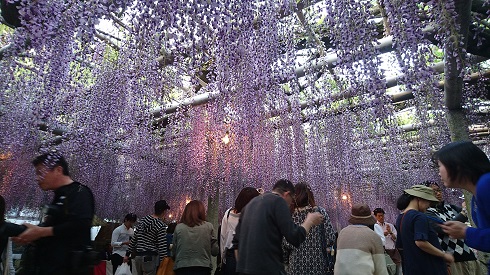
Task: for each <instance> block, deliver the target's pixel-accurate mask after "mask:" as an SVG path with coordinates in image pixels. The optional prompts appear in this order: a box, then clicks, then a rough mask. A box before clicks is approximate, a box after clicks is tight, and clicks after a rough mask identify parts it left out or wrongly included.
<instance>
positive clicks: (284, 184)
mask: <svg viewBox="0 0 490 275" xmlns="http://www.w3.org/2000/svg"><path fill="white" fill-rule="evenodd" d="M272 190H273V191H275V192H278V193H280V194H283V193H284V192H291V194H294V185H293V183H292V182H290V181H289V180H287V179H280V180H278V181H276V183H275V184H274V187H272Z"/></svg>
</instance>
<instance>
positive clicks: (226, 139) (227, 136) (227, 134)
mask: <svg viewBox="0 0 490 275" xmlns="http://www.w3.org/2000/svg"><path fill="white" fill-rule="evenodd" d="M221 140H222V141H223V143H224V144H228V143H230V134H229V133H228V131H226V134H225V136H224V137H223V138H221Z"/></svg>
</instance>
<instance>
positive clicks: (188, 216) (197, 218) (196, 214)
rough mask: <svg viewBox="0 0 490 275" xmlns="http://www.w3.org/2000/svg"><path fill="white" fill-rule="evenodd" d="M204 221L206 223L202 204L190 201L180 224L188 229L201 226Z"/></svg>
mask: <svg viewBox="0 0 490 275" xmlns="http://www.w3.org/2000/svg"><path fill="white" fill-rule="evenodd" d="M205 221H206V209H204V204H203V203H202V202H201V201H198V200H193V201H190V202H189V203H188V204H187V205H186V206H185V208H184V213H182V218H181V219H180V222H181V223H183V224H185V225H187V226H189V227H194V226H196V225H201V224H203V223H204V222H205Z"/></svg>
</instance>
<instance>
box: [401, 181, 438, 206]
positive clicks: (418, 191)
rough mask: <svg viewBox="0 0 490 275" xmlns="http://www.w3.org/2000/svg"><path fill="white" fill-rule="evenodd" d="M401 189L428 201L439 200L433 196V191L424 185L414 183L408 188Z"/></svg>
mask: <svg viewBox="0 0 490 275" xmlns="http://www.w3.org/2000/svg"><path fill="white" fill-rule="evenodd" d="M403 191H405V193H407V194H409V195H412V196H414V197H417V198H421V199H424V200H428V201H435V202H439V200H438V199H437V198H436V197H435V196H434V191H433V190H432V188H430V187H427V186H424V185H414V186H412V187H410V188H409V189H405V190H403Z"/></svg>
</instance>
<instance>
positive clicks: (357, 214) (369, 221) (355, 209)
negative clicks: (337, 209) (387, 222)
mask: <svg viewBox="0 0 490 275" xmlns="http://www.w3.org/2000/svg"><path fill="white" fill-rule="evenodd" d="M349 223H351V224H363V225H373V224H375V223H376V220H375V219H374V217H373V216H372V215H371V209H369V206H368V205H367V204H364V203H362V204H355V205H353V206H352V211H351V215H350V218H349Z"/></svg>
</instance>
